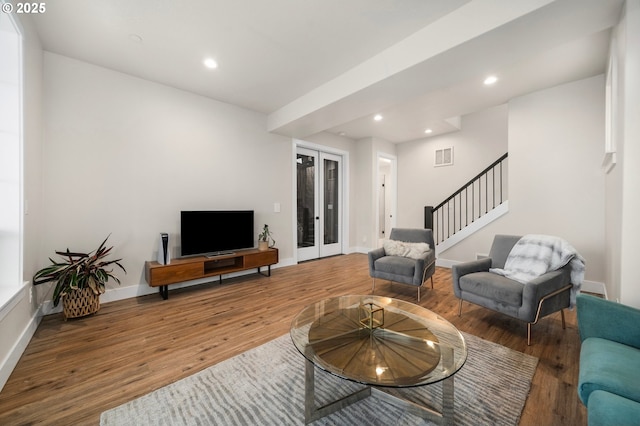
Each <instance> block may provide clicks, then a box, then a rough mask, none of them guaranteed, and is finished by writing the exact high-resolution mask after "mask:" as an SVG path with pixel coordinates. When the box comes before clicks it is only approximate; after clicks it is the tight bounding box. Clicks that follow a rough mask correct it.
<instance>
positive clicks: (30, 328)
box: [0, 306, 42, 391]
mask: <svg viewBox="0 0 640 426" xmlns="http://www.w3.org/2000/svg"><path fill="white" fill-rule="evenodd" d="M41 308H42V306H40V307H39V308H38V309H36V311H35V312H34V313H33V315H32V316H31V319H30V320H29V323H28V324H27V326H26V327H25V328H24V330H23V331H22V334H21V335H20V337H19V338H18V340H17V341H16V342H15V343H14V345H13V347H12V348H11V350H10V351H9V352H8V353H7V356H6V357H5V358H4V359H3V360H2V363H0V391H1V390H2V388H3V387H4V385H5V384H6V383H7V380H9V376H11V373H13V370H14V368H16V365H18V361H20V357H21V356H22V354H23V353H24V350H25V349H26V348H27V345H29V342H30V341H31V338H32V337H33V335H34V334H35V332H36V330H37V329H38V325H39V324H40V320H41V319H42V310H41Z"/></svg>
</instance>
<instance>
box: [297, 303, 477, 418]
mask: <svg viewBox="0 0 640 426" xmlns="http://www.w3.org/2000/svg"><path fill="white" fill-rule="evenodd" d="M291 339H292V340H293V343H294V345H295V346H296V348H297V349H298V351H300V353H301V354H302V355H304V357H305V359H306V363H305V422H306V423H310V422H312V421H314V420H317V419H319V418H321V417H324V416H326V415H329V414H331V413H333V412H335V411H337V410H340V409H342V408H344V407H346V406H348V405H350V404H352V403H354V402H357V401H360V400H361V399H364V398H366V397H368V396H370V395H375V396H376V397H378V398H382V399H384V400H385V401H387V402H390V403H391V404H393V405H395V406H399V407H401V408H402V409H404V410H409V411H410V412H411V413H412V414H415V415H418V416H420V417H423V418H426V419H429V420H431V421H435V422H437V423H440V424H453V417H454V399H453V393H454V388H453V384H454V382H453V376H454V374H455V373H456V372H457V371H458V370H460V368H462V366H463V365H464V363H465V361H466V359H467V347H466V344H465V341H464V337H463V336H462V334H461V333H460V332H459V331H458V329H456V328H455V327H454V326H453V325H452V324H451V323H449V322H448V321H446V320H445V319H444V318H442V317H440V316H439V315H437V314H435V313H433V312H431V311H429V310H428V309H425V308H423V307H421V306H418V305H415V304H413V303H409V302H404V301H402V300H396V299H391V298H388V297H379V296H341V297H335V298H331V299H326V300H321V301H319V302H316V303H313V304H311V305H309V306H307V307H305V308H304V309H303V310H302V311H301V312H300V313H299V314H298V315H297V316H296V317H295V318H294V319H293V321H292V323H291ZM314 366H317V367H319V368H321V369H323V370H325V371H327V372H329V373H331V374H333V375H336V376H338V377H340V378H342V379H345V380H350V381H353V382H358V383H362V384H364V385H366V387H364V388H363V389H361V390H359V391H357V392H355V393H353V394H351V395H348V396H346V397H344V398H341V399H339V400H337V401H334V402H331V403H329V404H326V405H324V406H322V407H316V405H315V402H314V398H315V374H314ZM439 381H443V386H442V412H441V413H439V412H436V411H435V410H433V409H432V408H430V407H425V406H421V405H417V404H415V403H412V402H409V401H405V400H403V399H400V398H398V397H396V396H393V395H390V394H388V393H386V392H384V389H385V388H405V387H413V386H425V385H429V384H432V383H436V382H439Z"/></svg>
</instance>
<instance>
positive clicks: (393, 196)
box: [374, 152, 398, 248]
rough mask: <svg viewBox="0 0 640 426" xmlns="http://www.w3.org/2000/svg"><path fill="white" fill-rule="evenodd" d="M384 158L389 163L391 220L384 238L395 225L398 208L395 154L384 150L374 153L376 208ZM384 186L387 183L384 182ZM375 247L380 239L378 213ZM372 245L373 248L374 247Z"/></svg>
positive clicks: (377, 216)
mask: <svg viewBox="0 0 640 426" xmlns="http://www.w3.org/2000/svg"><path fill="white" fill-rule="evenodd" d="M381 160H386V161H389V162H390V163H391V185H389V192H390V202H389V209H390V214H391V221H390V226H389V229H388V232H387V233H385V236H386V238H389V233H390V232H391V228H394V227H395V226H396V223H397V222H396V221H397V216H398V215H397V210H398V159H397V157H396V156H395V155H391V154H387V153H385V152H377V155H376V177H375V188H376V190H375V197H376V204H375V205H376V208H378V207H379V206H380V191H379V188H378V185H379V182H380V161H381ZM385 187H387V184H386V183H385ZM375 218H376V221H375V233H374V235H375V238H376V239H375V241H374V244H375V247H378V241H379V239H380V237H379V235H380V215H378V214H376V215H375ZM375 247H374V248H375Z"/></svg>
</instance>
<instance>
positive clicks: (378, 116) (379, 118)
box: [373, 114, 382, 121]
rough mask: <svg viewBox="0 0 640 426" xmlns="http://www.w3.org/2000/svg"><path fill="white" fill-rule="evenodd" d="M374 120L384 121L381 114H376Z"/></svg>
mask: <svg viewBox="0 0 640 426" xmlns="http://www.w3.org/2000/svg"><path fill="white" fill-rule="evenodd" d="M373 119H374V120H376V121H380V120H382V116H381V115H380V114H376V116H375V117H373Z"/></svg>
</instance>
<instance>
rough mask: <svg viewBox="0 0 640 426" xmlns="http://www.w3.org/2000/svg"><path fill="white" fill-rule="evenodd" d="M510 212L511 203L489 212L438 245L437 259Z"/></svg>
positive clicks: (507, 202) (506, 202) (503, 204)
mask: <svg viewBox="0 0 640 426" xmlns="http://www.w3.org/2000/svg"><path fill="white" fill-rule="evenodd" d="M508 212H509V201H505V202H503V203H502V204H500V205H498V206H496V207H495V208H494V209H493V210H491V211H489V212H488V213H487V214H485V215H484V216H482V217H480V218H479V219H476V220H475V221H474V222H472V223H470V224H469V225H468V226H466V227H465V228H463V229H462V230H461V231H458V232H456V233H455V234H453V235H452V236H450V237H449V238H447V239H446V240H444V241H443V242H441V243H440V244H436V257H439V256H440V254H441V253H442V252H445V251H447V250H449V249H450V248H451V247H453V246H455V245H456V244H458V243H459V242H461V241H462V240H464V239H465V238H467V237H468V236H470V235H471V234H474V233H475V232H478V231H479V230H480V229H482V228H484V227H485V226H487V225H488V224H490V223H491V222H493V221H494V220H497V219H499V218H500V217H502V216H504V215H505V214H507V213H508Z"/></svg>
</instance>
